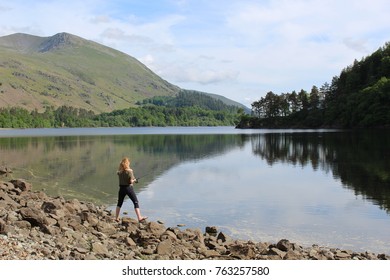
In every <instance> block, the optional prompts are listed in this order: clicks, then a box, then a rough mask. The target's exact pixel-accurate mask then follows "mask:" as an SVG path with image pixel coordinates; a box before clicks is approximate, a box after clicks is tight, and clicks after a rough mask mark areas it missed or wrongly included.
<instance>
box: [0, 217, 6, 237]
mask: <svg viewBox="0 0 390 280" xmlns="http://www.w3.org/2000/svg"><path fill="white" fill-rule="evenodd" d="M3 233H5V222H4V221H3V219H1V218H0V234H3Z"/></svg>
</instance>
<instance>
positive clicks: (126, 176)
mask: <svg viewBox="0 0 390 280" xmlns="http://www.w3.org/2000/svg"><path fill="white" fill-rule="evenodd" d="M117 174H118V177H119V185H120V186H126V185H127V186H128V185H132V184H131V180H132V179H134V174H133V170H132V169H126V170H123V171H118V172H117Z"/></svg>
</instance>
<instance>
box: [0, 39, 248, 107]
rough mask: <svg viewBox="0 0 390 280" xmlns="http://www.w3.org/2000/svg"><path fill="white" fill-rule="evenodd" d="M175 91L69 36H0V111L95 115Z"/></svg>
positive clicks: (127, 60) (119, 56)
mask: <svg viewBox="0 0 390 280" xmlns="http://www.w3.org/2000/svg"><path fill="white" fill-rule="evenodd" d="M180 90H181V89H180V88H179V87H178V86H175V85H173V84H171V83H169V82H167V81H165V80H163V79H162V78H161V77H159V76H158V75H156V74H155V73H153V72H152V71H151V70H150V69H149V68H147V67H146V66H145V65H144V64H142V63H141V62H139V61H138V60H137V59H135V58H134V57H131V56H129V55H127V54H125V53H122V52H120V51H117V50H115V49H112V48H109V47H106V46H103V45H101V44H98V43H96V42H93V41H89V40H85V39H83V38H81V37H78V36H75V35H72V34H68V33H58V34H56V35H54V36H51V37H38V36H33V35H28V34H22V33H17V34H13V35H8V36H4V37H0V108H1V107H22V108H25V109H28V110H34V109H37V110H38V111H43V110H44V108H45V107H47V106H53V107H54V108H57V107H59V106H62V105H68V106H72V107H75V108H83V109H86V110H92V111H93V112H95V113H101V112H111V111H114V110H118V109H124V108H128V107H134V106H136V103H137V102H138V101H142V100H144V99H145V98H151V97H154V96H175V95H176V94H177V93H178V92H179V91H180ZM217 97H218V98H222V99H224V102H233V103H234V101H232V100H229V99H226V98H224V97H222V96H218V95H215V96H214V98H217ZM237 104H238V106H239V107H245V106H243V105H242V104H239V103H237Z"/></svg>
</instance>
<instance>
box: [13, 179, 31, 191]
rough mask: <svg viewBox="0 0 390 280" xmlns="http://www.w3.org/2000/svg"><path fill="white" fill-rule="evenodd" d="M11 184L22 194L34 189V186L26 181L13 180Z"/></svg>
mask: <svg viewBox="0 0 390 280" xmlns="http://www.w3.org/2000/svg"><path fill="white" fill-rule="evenodd" d="M10 182H11V183H12V184H13V185H14V186H15V188H17V189H19V190H21V191H22V192H25V191H30V190H31V189H32V185H31V184H30V183H27V182H26V181H24V180H20V179H18V180H11V181H10Z"/></svg>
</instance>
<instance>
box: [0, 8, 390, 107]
mask: <svg viewBox="0 0 390 280" xmlns="http://www.w3.org/2000/svg"><path fill="white" fill-rule="evenodd" d="M389 14H390V5H388V1H387V0H359V1H353V0H346V1H337V0H322V1H320V0H295V1H290V0H268V1H252V0H240V1H238V0H237V1H222V0H215V1H189V0H164V1H163V0H162V1H161V2H160V1H159V2H158V3H152V4H151V3H149V2H142V3H141V2H138V1H135V2H123V1H122V2H121V1H116V0H113V1H103V0H86V1H75V0H68V1H66V2H63V1H41V0H36V1H23V0H14V1H12V2H11V1H9V2H4V3H2V1H1V0H0V36H1V35H8V34H10V33H15V32H25V33H31V34H34V35H39V36H51V35H53V34H55V33H58V32H63V31H65V32H69V33H73V34H75V35H78V36H81V37H84V38H86V39H90V40H95V41H97V42H99V43H102V44H105V45H107V46H110V47H113V48H116V49H118V50H120V51H123V52H125V53H128V54H129V55H131V56H133V57H137V58H139V59H140V60H141V61H142V62H143V63H145V64H146V65H147V66H148V67H150V68H151V69H152V70H153V71H155V72H156V73H157V74H159V75H161V76H162V78H164V79H166V80H168V81H169V82H172V83H176V84H177V85H178V86H181V87H183V88H191V89H195V90H200V91H210V92H213V93H217V94H221V95H225V96H227V97H229V98H232V99H234V100H237V101H239V102H243V103H245V104H246V105H250V104H249V103H248V100H253V101H254V100H257V99H259V98H260V97H261V96H263V95H264V94H265V93H266V92H267V91H270V90H272V91H274V92H276V93H279V92H283V91H292V90H299V89H301V88H304V89H307V90H309V89H310V88H311V86H312V85H317V86H321V85H322V83H324V82H329V81H330V80H331V79H332V77H333V76H335V75H338V74H339V73H340V71H341V70H342V68H344V67H346V66H348V65H349V64H351V63H353V60H354V59H360V58H361V57H363V56H365V55H369V54H370V53H371V52H373V51H375V50H376V49H377V48H379V47H381V46H382V45H383V44H384V43H385V42H386V41H388V40H389V38H388V30H389V29H390V22H389V20H388V15H389Z"/></svg>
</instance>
